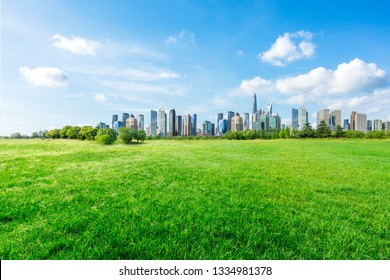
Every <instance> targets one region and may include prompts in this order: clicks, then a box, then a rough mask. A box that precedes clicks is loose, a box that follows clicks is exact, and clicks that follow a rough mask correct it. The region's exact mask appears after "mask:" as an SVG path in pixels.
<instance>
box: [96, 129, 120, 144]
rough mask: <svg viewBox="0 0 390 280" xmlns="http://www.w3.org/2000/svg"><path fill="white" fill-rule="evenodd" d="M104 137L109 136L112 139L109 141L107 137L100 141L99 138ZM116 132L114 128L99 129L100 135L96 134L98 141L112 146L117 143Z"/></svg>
mask: <svg viewBox="0 0 390 280" xmlns="http://www.w3.org/2000/svg"><path fill="white" fill-rule="evenodd" d="M103 135H108V136H109V137H110V138H111V141H108V140H107V137H104V140H101V141H99V138H101V137H102V136H103ZM116 139H117V138H116V131H115V130H114V129H112V128H103V129H99V131H98V133H97V134H96V140H98V142H99V143H101V142H102V141H103V142H107V143H108V144H107V145H109V144H112V143H114V142H115V141H116Z"/></svg>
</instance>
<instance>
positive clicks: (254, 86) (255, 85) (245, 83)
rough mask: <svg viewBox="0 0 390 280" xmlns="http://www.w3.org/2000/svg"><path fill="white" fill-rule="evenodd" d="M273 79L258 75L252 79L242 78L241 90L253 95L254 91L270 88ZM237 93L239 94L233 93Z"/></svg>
mask: <svg viewBox="0 0 390 280" xmlns="http://www.w3.org/2000/svg"><path fill="white" fill-rule="evenodd" d="M271 85H272V81H269V80H265V79H263V78H262V77H259V76H256V77H254V78H253V79H251V80H245V79H244V80H242V82H241V84H240V88H239V91H240V92H243V93H244V94H246V95H252V94H253V92H258V91H262V90H265V89H267V88H269V87H270V86H271ZM233 95H237V94H233Z"/></svg>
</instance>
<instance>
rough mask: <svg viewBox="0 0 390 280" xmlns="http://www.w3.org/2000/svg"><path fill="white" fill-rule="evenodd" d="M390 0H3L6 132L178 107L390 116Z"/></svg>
mask: <svg viewBox="0 0 390 280" xmlns="http://www.w3.org/2000/svg"><path fill="white" fill-rule="evenodd" d="M389 10H390V4H389V3H388V1H385V0H383V1H377V0H371V1H342V0H339V1H308V0H307V1H306V0H305V1H275V0H272V1H189V0H188V1H184V0H182V1H179V0H171V1H164V0H161V1H157V0H154V1H152V0H143V1H119V0H111V1H96V0H95V1H89V0H83V1H72V0H68V1H64V0H37V1H29V0H28V1H27V0H26V1H21V0H2V1H1V95H0V135H10V134H11V133H12V132H16V131H19V132H21V133H23V134H28V135H29V134H31V133H32V132H33V131H37V130H41V129H42V130H43V129H52V128H62V127H63V126H65V125H86V124H90V125H96V124H97V123H98V122H100V121H103V122H106V123H109V124H110V123H111V116H112V114H119V115H121V114H122V113H123V112H127V113H132V114H140V113H141V114H144V115H145V122H146V125H147V126H148V125H149V116H150V113H149V112H150V109H158V108H165V109H166V111H169V110H170V109H172V108H175V110H176V112H177V113H178V114H182V115H184V114H185V113H191V114H193V113H196V114H198V124H199V125H200V124H201V123H202V122H203V121H204V120H210V121H212V122H215V120H216V115H217V113H218V112H223V113H224V114H226V113H227V111H235V112H239V113H240V114H241V113H244V112H250V110H251V95H252V93H253V92H256V94H257V96H258V105H259V106H260V107H261V108H262V109H264V108H265V105H266V102H269V101H271V102H273V111H274V113H279V115H280V116H281V117H282V120H283V121H282V122H283V123H286V124H289V122H291V108H299V107H301V106H306V108H307V110H308V111H309V118H310V122H311V123H315V118H314V114H315V112H316V111H318V110H320V109H324V108H329V109H341V110H342V117H343V118H349V115H350V113H351V111H353V110H356V111H358V112H362V113H367V115H368V119H377V118H378V119H382V120H388V121H390V110H389V109H390V83H389V81H390V80H389V73H390V55H389V54H390V32H389V30H390V17H389V16H388V11H389Z"/></svg>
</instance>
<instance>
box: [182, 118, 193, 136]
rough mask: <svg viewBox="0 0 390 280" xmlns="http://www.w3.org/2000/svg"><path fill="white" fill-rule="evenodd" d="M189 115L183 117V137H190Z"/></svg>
mask: <svg viewBox="0 0 390 280" xmlns="http://www.w3.org/2000/svg"><path fill="white" fill-rule="evenodd" d="M191 123H192V121H191V115H190V114H188V113H187V114H185V115H184V122H183V135H184V136H189V135H192V129H191Z"/></svg>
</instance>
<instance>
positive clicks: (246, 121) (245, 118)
mask: <svg viewBox="0 0 390 280" xmlns="http://www.w3.org/2000/svg"><path fill="white" fill-rule="evenodd" d="M242 123H243V130H248V129H249V113H243V114H242Z"/></svg>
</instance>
